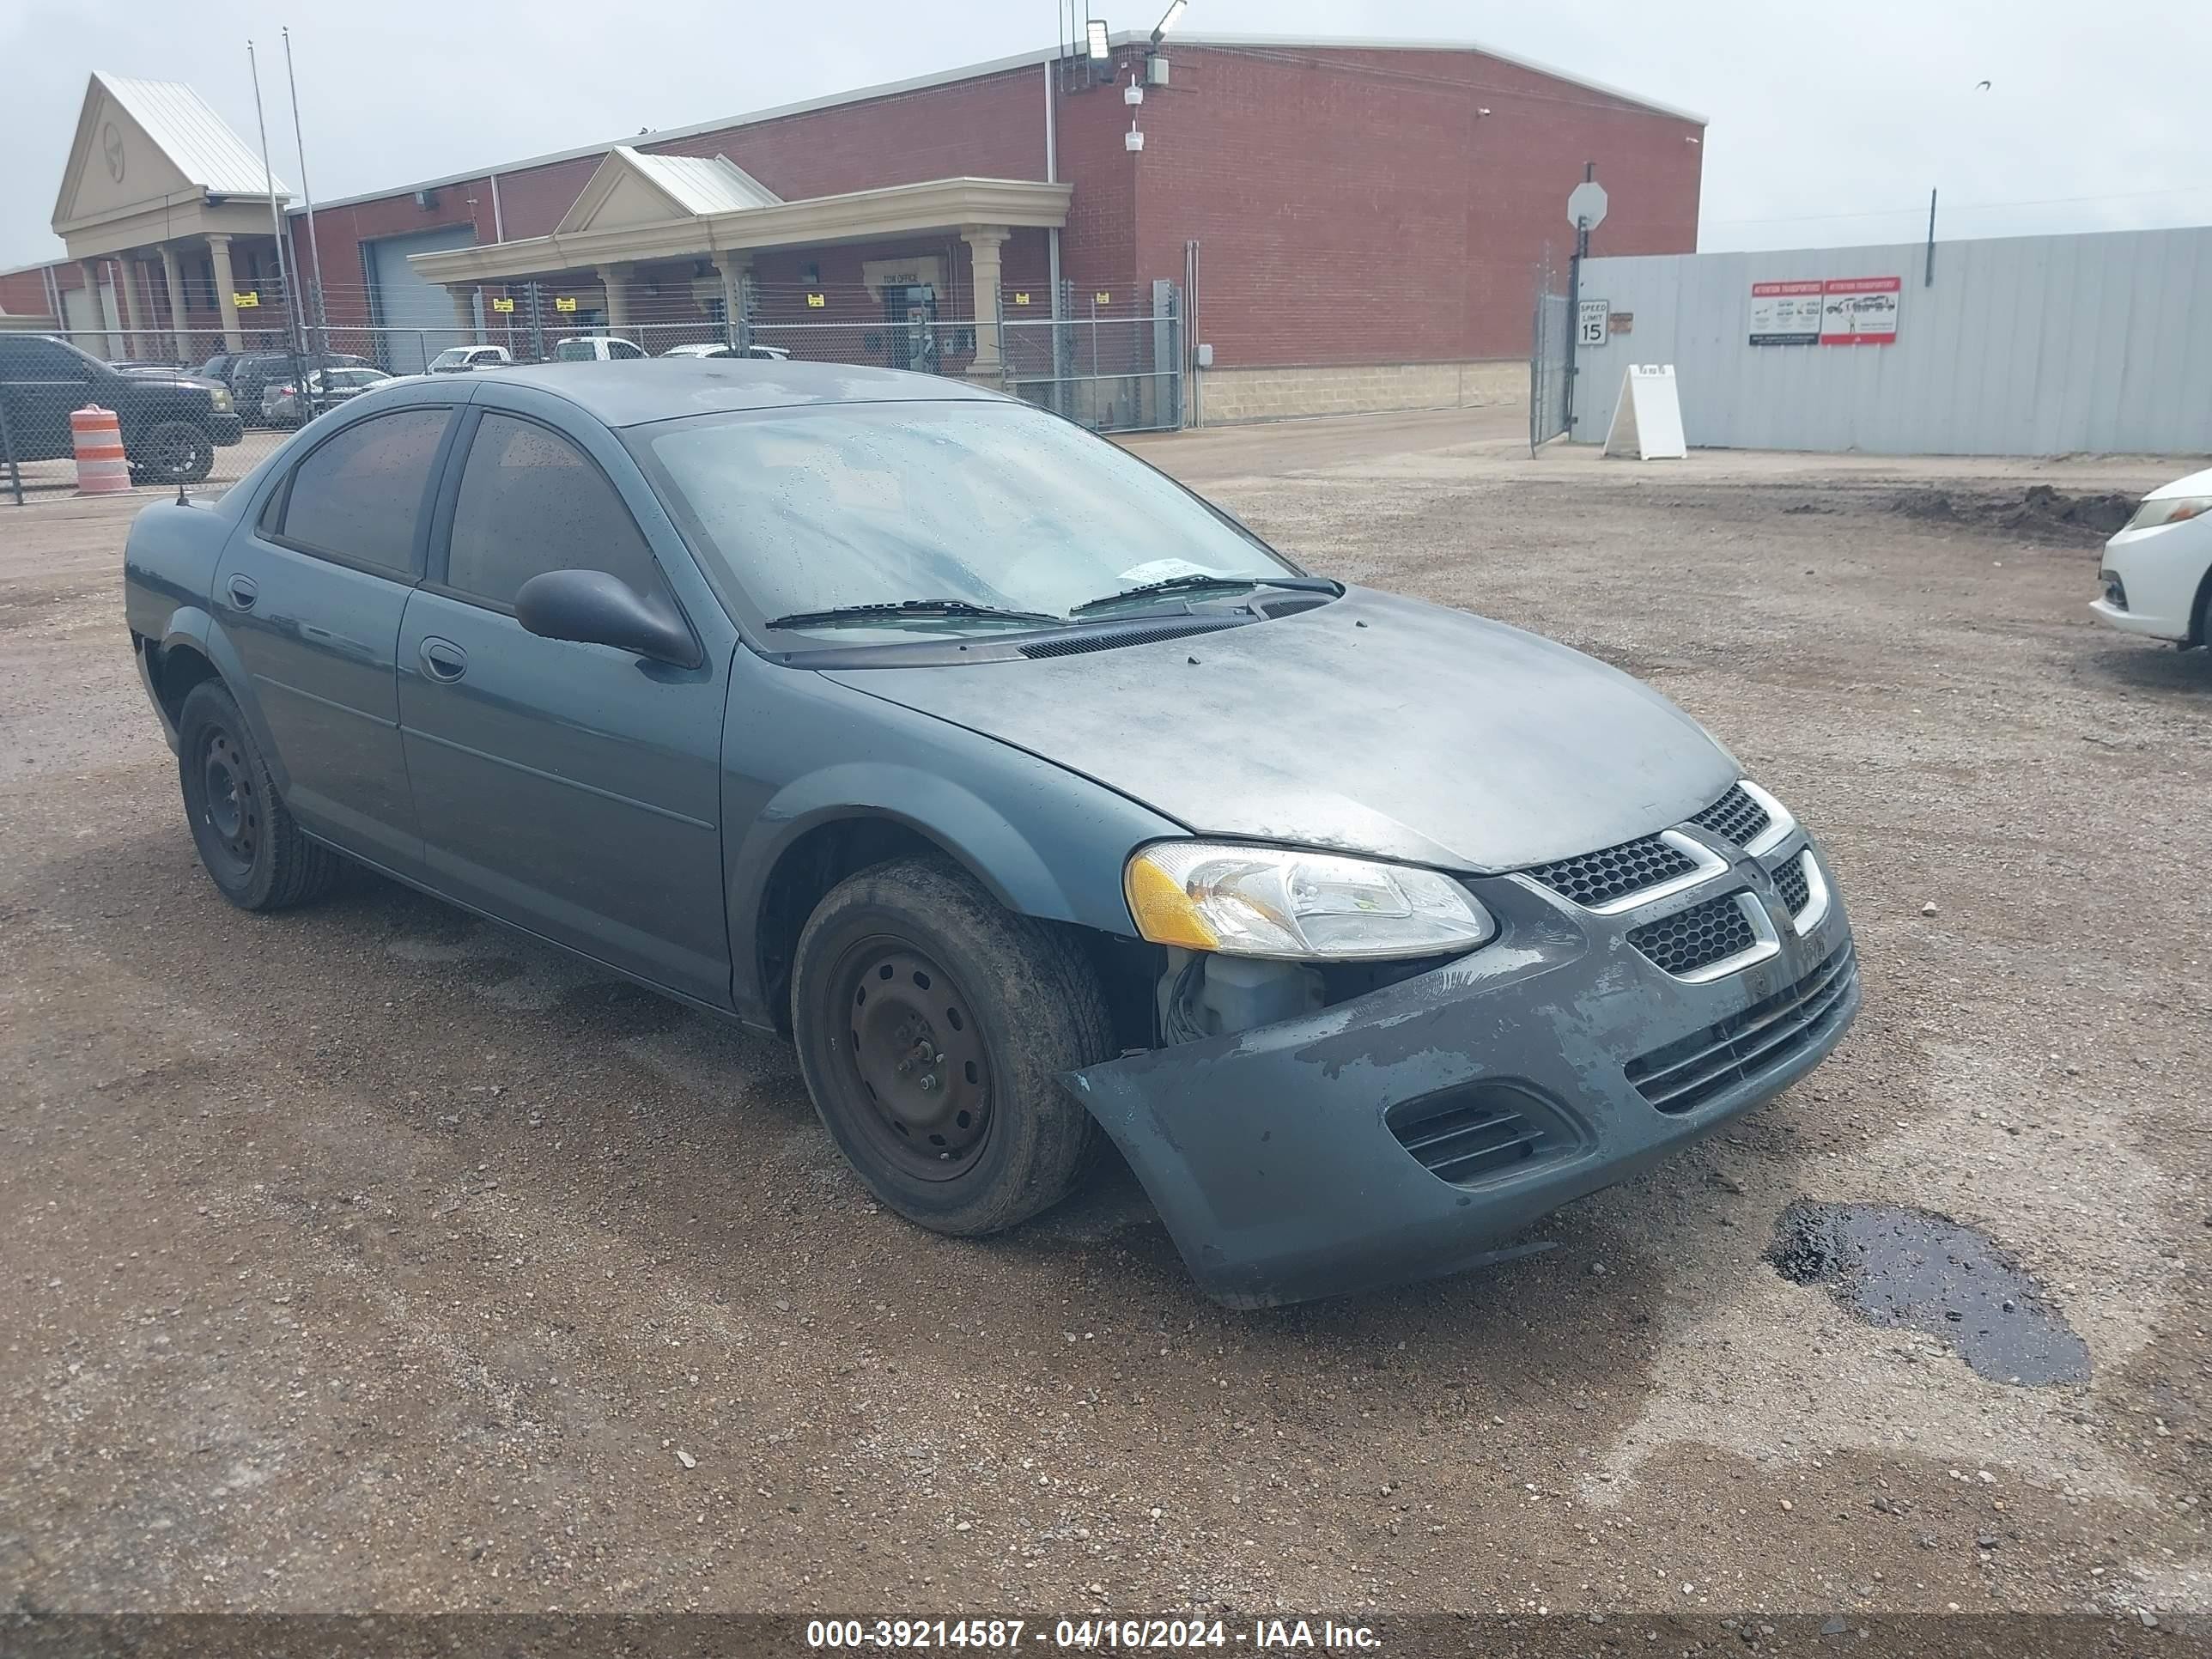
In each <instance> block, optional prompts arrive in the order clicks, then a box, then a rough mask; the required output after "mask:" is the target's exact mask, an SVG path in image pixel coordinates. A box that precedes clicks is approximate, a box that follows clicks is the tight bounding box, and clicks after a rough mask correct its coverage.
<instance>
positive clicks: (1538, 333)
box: [1528, 256, 1575, 454]
mask: <svg viewBox="0 0 2212 1659" xmlns="http://www.w3.org/2000/svg"><path fill="white" fill-rule="evenodd" d="M1574 325H1575V319H1574V307H1573V302H1572V301H1571V300H1570V299H1569V297H1568V295H1567V290H1566V285H1565V283H1564V282H1563V281H1562V280H1561V279H1560V278H1559V275H1558V273H1556V272H1555V271H1553V269H1552V262H1551V259H1550V258H1549V257H1548V256H1547V258H1545V260H1544V261H1543V263H1542V264H1539V265H1538V266H1537V267H1536V315H1535V330H1534V343H1533V345H1532V346H1531V348H1530V349H1529V353H1528V449H1529V453H1532V454H1533V453H1534V452H1535V450H1536V448H1537V447H1538V446H1539V445H1541V444H1546V443H1549V442H1550V441H1552V440H1553V439H1554V438H1556V437H1559V435H1561V434H1563V433H1564V432H1565V431H1566V429H1567V422H1568V418H1569V409H1570V407H1571V400H1572V398H1573V392H1572V389H1571V388H1572V387H1573V385H1574Z"/></svg>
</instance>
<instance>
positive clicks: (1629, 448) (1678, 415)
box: [1605, 363, 1690, 461]
mask: <svg viewBox="0 0 2212 1659" xmlns="http://www.w3.org/2000/svg"><path fill="white" fill-rule="evenodd" d="M1605 453H1607V454H1608V455H1634V456H1635V457H1637V458H1638V459H1639V460H1646V461H1679V460H1680V459H1683V458H1684V457H1686V455H1688V453H1690V452H1689V450H1688V448H1687V447H1686V446H1685V445H1684V444H1683V442H1682V401H1681V398H1680V397H1679V396H1678V395H1677V394H1676V392H1675V389H1674V364H1672V363H1631V364H1630V365H1629V366H1628V373H1627V374H1625V375H1623V376H1622V377H1621V380H1620V402H1619V403H1617V404H1614V405H1613V424H1612V425H1611V426H1610V427H1608V428H1606V435H1605Z"/></svg>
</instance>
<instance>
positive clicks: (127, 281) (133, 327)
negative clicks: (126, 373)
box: [115, 253, 146, 357]
mask: <svg viewBox="0 0 2212 1659" xmlns="http://www.w3.org/2000/svg"><path fill="white" fill-rule="evenodd" d="M115 269H116V271H117V272H118V280H119V281H120V282H121V283H122V284H123V326H124V329H125V335H124V340H125V347H124V352H123V355H124V356H126V357H135V356H137V355H138V354H139V353H140V352H141V351H143V350H144V349H145V347H143V345H141V344H140V343H139V338H140V337H141V336H142V335H143V333H144V332H145V328H146V325H145V323H144V322H143V320H142V319H140V317H139V314H138V272H139V265H138V261H137V259H135V258H131V255H129V254H127V253H126V254H125V255H124V256H123V257H122V258H119V259H118V260H117V261H116V262H115Z"/></svg>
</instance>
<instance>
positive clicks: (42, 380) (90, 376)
mask: <svg viewBox="0 0 2212 1659" xmlns="http://www.w3.org/2000/svg"><path fill="white" fill-rule="evenodd" d="M0 398H5V399H6V404H7V411H8V429H7V436H8V440H9V443H10V444H11V445H12V446H13V448H14V450H15V459H17V460H19V461H51V460H58V459H63V458H64V457H66V456H68V455H69V454H70V453H72V445H71V442H70V414H71V412H72V411H74V410H80V409H82V408H84V407H85V406H86V405H87V404H99V405H100V407H101V408H103V409H112V410H114V411H115V414H116V418H117V419H118V421H119V422H121V424H122V428H123V451H124V453H125V455H126V456H128V457H129V458H130V461H131V477H132V478H133V479H134V480H135V481H137V482H138V483H161V484H173V483H198V482H199V481H200V480H201V479H203V478H204V477H207V475H208V474H209V473H210V472H211V471H214V470H215V452H216V449H217V448H218V447H227V446H228V445H231V444H234V443H236V442H238V441H239V440H240V438H242V437H244V436H245V428H244V425H243V423H242V422H240V420H239V418H238V415H237V412H236V411H235V410H234V409H233V408H232V407H231V401H230V392H229V391H228V388H226V387H224V386H218V385H216V383H215V382H213V381H211V380H200V379H198V378H197V377H196V376H193V375H190V374H185V373H184V372H183V371H182V370H181V369H177V370H171V371H168V372H167V373H164V372H162V371H161V370H159V369H143V368H133V369H129V370H124V369H118V368H112V367H111V366H110V365H108V364H106V363H103V362H100V359H99V358H97V357H94V356H90V355H89V354H88V353H86V352H82V351H80V350H78V349H76V347H75V346H73V345H71V344H70V343H68V342H67V341H66V340H57V339H53V338H52V337H48V336H46V335H43V334H0Z"/></svg>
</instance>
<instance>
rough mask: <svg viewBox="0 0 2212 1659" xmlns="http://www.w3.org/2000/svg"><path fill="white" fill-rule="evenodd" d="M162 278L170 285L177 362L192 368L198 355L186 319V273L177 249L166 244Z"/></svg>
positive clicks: (162, 261)
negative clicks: (179, 261)
mask: <svg viewBox="0 0 2212 1659" xmlns="http://www.w3.org/2000/svg"><path fill="white" fill-rule="evenodd" d="M161 276H162V279H163V280H164V281H166V282H167V283H168V285H169V327H170V328H171V329H172V330H173V331H174V332H175V334H176V337H177V361H178V362H180V363H183V364H185V365H186V366H187V367H190V365H191V362H192V361H193V359H194V357H195V356H197V353H196V352H194V351H193V349H192V335H191V329H190V328H189V327H188V326H187V325H186V323H185V273H184V270H183V268H182V267H181V266H180V265H179V264H178V263H177V251H176V249H174V248H173V247H171V246H169V245H168V244H167V243H166V242H164V243H163V244H162V245H161Z"/></svg>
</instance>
